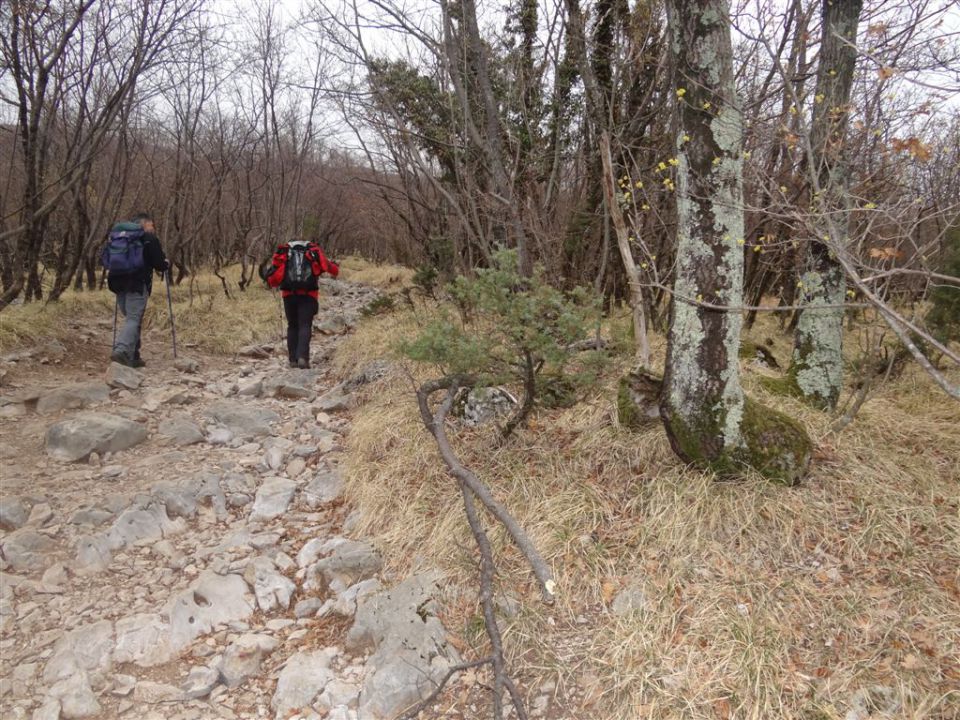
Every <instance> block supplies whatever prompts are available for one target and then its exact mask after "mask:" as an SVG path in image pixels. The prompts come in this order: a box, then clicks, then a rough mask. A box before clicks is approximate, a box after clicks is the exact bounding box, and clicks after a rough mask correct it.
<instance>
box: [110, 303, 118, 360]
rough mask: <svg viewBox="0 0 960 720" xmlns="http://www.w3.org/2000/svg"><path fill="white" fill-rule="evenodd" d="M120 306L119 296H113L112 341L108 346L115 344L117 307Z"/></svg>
mask: <svg viewBox="0 0 960 720" xmlns="http://www.w3.org/2000/svg"><path fill="white" fill-rule="evenodd" d="M119 307H120V296H119V295H114V296H113V343H112V344H111V345H110V348H111V349H112V348H115V347H116V346H117V308H119Z"/></svg>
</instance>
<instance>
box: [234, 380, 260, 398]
mask: <svg viewBox="0 0 960 720" xmlns="http://www.w3.org/2000/svg"><path fill="white" fill-rule="evenodd" d="M261 393H263V380H259V379H258V380H248V381H247V382H244V383H240V384H239V386H238V388H237V395H239V396H240V397H260V395H261Z"/></svg>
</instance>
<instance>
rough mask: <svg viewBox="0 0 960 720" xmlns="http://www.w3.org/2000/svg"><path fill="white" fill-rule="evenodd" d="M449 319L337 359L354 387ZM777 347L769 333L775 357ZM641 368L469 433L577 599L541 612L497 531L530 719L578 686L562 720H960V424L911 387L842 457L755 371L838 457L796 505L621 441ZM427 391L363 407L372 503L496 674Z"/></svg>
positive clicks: (460, 435) (911, 373)
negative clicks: (626, 381) (619, 392)
mask: <svg viewBox="0 0 960 720" xmlns="http://www.w3.org/2000/svg"><path fill="white" fill-rule="evenodd" d="M429 313H430V308H429V307H421V306H419V305H418V306H417V310H416V312H414V311H412V310H408V309H406V310H403V311H400V312H396V313H394V314H392V315H388V316H384V317H378V318H374V319H371V320H369V321H367V322H365V323H364V324H363V325H362V326H361V327H360V329H359V330H358V332H357V333H356V335H354V336H353V337H352V338H350V339H349V340H348V341H347V343H346V344H345V345H344V346H343V347H342V348H341V350H340V352H339V353H338V356H337V359H336V362H338V363H339V366H340V367H341V369H342V370H343V372H344V373H345V374H346V373H347V372H348V371H349V370H350V369H351V368H354V367H356V366H358V365H362V364H363V363H364V362H365V361H367V360H370V359H373V358H376V357H384V356H389V355H390V354H391V349H390V348H391V346H392V345H393V344H394V343H395V341H396V339H397V338H398V337H401V336H403V335H404V334H409V333H412V332H413V331H414V329H415V328H416V326H417V324H418V322H420V323H422V322H424V321H425V320H426V318H427V317H428V316H429ZM624 323H625V319H624V318H618V319H616V320H615V321H614V323H613V324H614V325H615V327H614V328H613V331H614V335H616V334H617V333H619V332H622V325H623V324H624ZM770 332H774V330H773V329H772V326H771V327H766V326H764V325H761V326H759V327H758V328H756V329H755V337H754V338H753V339H754V340H756V341H760V342H762V341H763V340H764V337H765V333H770ZM782 344H783V345H784V346H786V345H787V344H788V343H787V342H784V343H782ZM654 345H655V347H657V348H662V346H663V342H662V338H657V339H656V342H655V343H654ZM851 345H855V342H854V339H851ZM626 366H627V358H625V357H620V358H618V359H617V360H616V362H615V363H614V367H613V368H611V371H610V372H609V374H608V376H607V377H606V379H605V382H604V384H603V385H602V386H601V387H599V388H598V389H597V390H596V391H595V392H594V393H593V394H591V395H590V396H589V397H587V398H586V399H585V400H584V401H583V402H581V403H580V404H578V405H577V406H575V407H573V408H570V409H567V410H551V411H539V412H538V413H537V414H536V416H535V417H534V419H533V421H532V422H531V423H530V425H529V427H528V428H526V429H525V430H522V431H521V432H519V434H518V436H517V437H516V438H514V439H513V440H512V441H511V442H510V443H508V444H507V445H506V446H501V445H500V444H499V443H498V442H497V438H496V437H495V431H493V430H491V429H482V430H470V431H468V430H464V429H462V428H460V429H457V428H455V426H452V427H451V434H452V435H453V436H454V438H455V443H456V449H457V451H458V453H459V454H460V455H461V456H462V458H463V460H464V461H465V462H466V464H467V465H469V466H470V467H472V468H473V469H474V470H475V471H476V472H477V473H478V475H479V476H480V477H481V478H482V479H483V480H484V481H485V482H487V483H488V484H489V485H490V487H491V489H492V490H493V492H494V493H495V495H496V496H497V497H498V498H499V499H500V500H501V501H503V502H504V503H505V504H506V505H507V506H508V507H509V508H511V510H512V511H513V512H514V514H515V515H516V517H517V518H518V519H519V520H520V522H521V523H522V524H523V525H524V526H525V527H526V528H527V530H528V531H529V532H530V534H531V536H532V537H533V538H534V540H535V542H536V543H537V545H538V547H539V548H540V550H541V552H542V553H543V554H544V556H545V557H546V558H547V560H548V561H549V562H550V564H551V565H552V567H553V569H554V572H555V574H556V577H557V580H558V584H559V588H560V591H559V599H558V601H557V603H556V604H555V605H554V606H552V607H548V606H544V605H542V604H540V602H539V600H538V593H537V591H536V588H535V586H534V583H533V582H532V576H531V574H530V572H529V570H528V569H527V568H526V567H525V566H524V565H523V563H522V561H521V559H520V557H519V555H518V554H517V553H516V551H515V550H514V549H513V547H512V546H511V545H510V543H509V541H508V539H507V538H506V537H505V536H504V534H503V532H502V531H501V530H500V529H499V528H497V527H495V526H493V525H488V527H491V528H492V536H493V539H494V543H495V549H496V552H497V554H498V557H499V561H500V576H499V592H500V594H501V597H502V598H508V599H512V600H510V601H508V602H505V604H506V605H509V606H512V607H514V611H513V612H511V613H510V614H508V615H505V619H504V623H505V625H506V633H505V634H506V642H507V646H508V648H509V652H510V654H511V659H512V663H513V665H514V667H515V668H517V669H518V670H519V675H520V679H521V681H522V683H523V685H524V687H526V688H528V689H529V692H530V699H532V698H533V696H534V695H535V694H536V693H537V688H540V687H542V684H543V683H544V682H549V683H553V684H555V688H556V689H555V690H554V691H553V694H554V695H555V700H556V702H557V704H556V705H555V706H551V707H552V709H551V710H550V712H548V714H547V717H551V718H561V717H562V718H604V719H614V718H624V719H627V718H630V719H632V718H641V717H650V718H704V719H706V718H756V719H757V720H759V719H760V718H764V719H766V718H797V719H798V720H800V719H803V720H812V719H813V718H817V719H827V718H837V719H838V720H839V719H841V718H848V717H854V716H852V715H848V713H849V712H851V711H852V710H854V709H855V708H857V707H860V706H863V707H865V708H867V710H866V711H865V712H867V711H870V712H872V713H873V714H871V715H869V717H902V718H930V719H931V720H932V719H934V718H936V719H938V720H944V719H946V718H957V717H960V570H958V568H960V543H958V537H960V462H958V458H960V406H958V405H957V404H956V403H953V402H951V401H950V400H949V399H947V398H946V397H945V396H944V395H943V394H942V393H940V392H939V390H938V389H937V388H936V387H935V386H934V385H933V384H932V383H931V382H929V381H928V380H927V379H926V378H925V377H924V376H923V375H922V374H921V373H920V371H918V370H917V369H916V368H915V367H910V368H908V370H907V372H906V373H905V374H904V375H903V377H901V378H900V379H898V380H896V381H895V382H892V383H890V384H888V385H886V386H885V387H883V388H881V389H879V390H878V391H877V393H876V394H875V395H874V396H872V397H871V399H870V400H869V401H868V402H867V404H866V405H865V406H864V408H863V410H862V412H861V414H860V416H859V417H858V418H857V420H856V421H855V422H854V423H853V424H852V425H851V426H849V427H848V428H847V429H846V430H845V431H844V432H843V433H842V434H841V435H840V436H839V437H837V436H833V435H831V434H830V433H828V429H829V425H830V422H831V418H830V417H829V416H827V415H825V414H823V413H820V412H818V411H815V410H812V409H811V408H809V407H807V406H806V405H804V404H802V403H800V402H797V401H794V400H791V399H789V398H782V397H776V396H771V395H769V394H766V393H765V392H764V391H763V389H762V388H761V387H760V384H759V382H758V375H757V373H756V371H754V370H753V369H751V368H750V367H749V366H748V365H746V364H745V366H744V368H745V373H744V382H745V385H746V387H747V389H748V391H749V392H751V394H753V395H754V396H755V397H757V398H758V399H760V400H761V401H763V402H765V403H767V404H769V405H771V406H772V407H775V408H777V409H779V410H782V411H784V412H787V413H788V414H789V415H791V416H792V417H795V418H797V419H798V420H800V421H801V422H802V423H803V424H804V426H805V427H806V428H807V429H808V431H809V432H810V433H811V435H812V436H813V437H814V438H815V440H816V442H817V443H818V448H817V451H816V459H815V464H814V467H813V470H812V473H811V475H810V477H809V478H808V479H807V480H806V481H805V482H804V483H803V484H802V485H801V486H799V487H797V488H791V489H788V488H783V487H775V486H771V485H768V484H766V483H764V482H762V481H759V480H757V479H751V478H747V479H745V480H743V481H740V482H723V483H721V482H717V481H715V480H714V479H713V478H712V477H710V476H708V475H706V474H703V473H700V472H697V471H693V470H691V469H689V468H686V467H684V466H683V465H682V464H681V463H680V462H679V461H678V460H677V459H676V458H675V456H674V455H673V453H672V452H671V450H670V448H669V445H668V443H667V440H666V437H665V435H664V433H663V431H662V429H661V428H660V427H659V426H654V427H652V428H650V429H647V430H645V431H642V432H640V433H635V432H628V431H626V430H623V429H621V428H619V427H618V426H617V422H616V412H615V408H614V399H615V392H616V391H615V387H616V385H615V383H616V377H617V375H618V373H619V372H620V371H622V370H623V369H624V368H625V367H626ZM406 373H409V376H407V375H406ZM426 373H427V371H426V370H425V369H424V368H418V367H404V366H403V364H402V363H401V364H400V367H399V368H398V371H397V372H396V373H395V374H394V375H393V376H391V377H389V378H386V379H384V380H382V381H380V382H379V383H377V384H375V385H373V386H371V387H369V388H367V389H366V390H365V391H364V393H365V399H366V403H365V404H364V405H362V406H361V408H360V410H359V411H358V413H357V416H356V417H355V420H354V425H353V429H352V432H351V435H350V449H351V453H350V456H349V458H348V461H347V465H346V472H347V477H348V486H349V493H350V495H351V499H352V500H353V502H354V503H356V504H357V505H358V506H359V507H360V508H361V509H362V511H363V521H362V525H363V530H364V531H366V532H368V533H370V534H372V535H373V536H374V537H375V538H376V540H377V542H378V543H379V544H380V545H381V546H382V547H383V548H385V549H386V550H387V556H388V562H389V563H391V565H392V567H393V569H394V570H396V571H397V572H407V571H409V570H411V569H412V568H414V567H417V566H421V565H425V566H435V567H440V568H442V569H443V570H445V571H446V572H447V574H448V576H449V579H450V582H449V584H448V586H447V593H448V598H447V607H448V613H449V614H448V616H447V618H446V620H447V623H448V627H449V628H450V629H451V630H453V631H454V632H455V633H457V634H459V635H461V636H462V637H463V638H464V639H465V642H466V643H467V644H468V645H469V644H471V643H472V644H475V645H476V648H475V651H476V653H477V654H479V653H480V652H482V647H483V642H484V637H483V634H482V632H480V630H479V628H482V623H480V621H479V616H478V613H479V606H478V603H477V598H476V589H475V582H476V577H477V567H476V557H475V552H474V551H473V549H472V540H471V538H470V535H469V531H468V529H467V526H466V521H465V519H464V516H463V511H462V509H461V501H460V498H459V495H458V493H457V490H456V486H455V484H454V482H453V481H452V479H451V478H450V477H449V476H448V475H447V474H446V473H445V472H444V470H443V467H442V464H441V461H440V458H439V455H438V454H437V452H436V451H435V449H434V447H433V445H432V443H431V442H430V440H429V436H428V435H427V433H426V431H425V430H424V429H423V428H422V426H421V425H420V421H419V417H418V414H417V410H416V407H415V401H414V396H413V383H412V382H411V379H410V378H414V379H423V378H425V377H426V376H427V374H426ZM957 379H958V378H957V374H956V373H954V381H956V380H957ZM848 392H849V390H848ZM629 587H633V588H636V589H637V590H638V591H639V593H640V594H642V597H643V598H644V602H643V603H642V607H641V608H640V609H638V610H636V611H635V612H633V613H629V614H626V615H622V616H618V615H616V614H615V613H613V612H612V609H611V602H612V599H613V598H614V597H615V596H616V595H617V594H618V593H619V592H621V591H622V590H623V589H625V588H629ZM466 652H467V654H468V655H471V650H470V649H469V648H467V650H466ZM549 686H550V685H548V687H549ZM871 703H872V704H871ZM870 708H873V710H870ZM884 708H886V710H887V713H888V714H887V715H883V714H881V711H882V710H883V709H884ZM466 716H467V717H471V715H469V713H468V714H467V715H466ZM482 716H483V715H482V713H481V714H480V715H477V717H482ZM856 717H859V718H866V717H868V716H867V715H866V714H862V715H857V716H856Z"/></svg>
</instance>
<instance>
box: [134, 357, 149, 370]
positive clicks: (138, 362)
mask: <svg viewBox="0 0 960 720" xmlns="http://www.w3.org/2000/svg"><path fill="white" fill-rule="evenodd" d="M146 366H147V364H146V363H145V362H144V361H143V358H138V357H136V358H134V359H133V362H132V363H130V367H133V368H143V367H146Z"/></svg>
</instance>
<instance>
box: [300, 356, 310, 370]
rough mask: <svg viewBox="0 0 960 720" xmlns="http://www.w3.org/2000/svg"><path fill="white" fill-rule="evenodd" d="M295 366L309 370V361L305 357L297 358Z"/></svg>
mask: <svg viewBox="0 0 960 720" xmlns="http://www.w3.org/2000/svg"><path fill="white" fill-rule="evenodd" d="M297 367H298V368H300V369H301V370H309V369H310V361H309V360H307V359H306V358H300V359H298V360H297Z"/></svg>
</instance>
